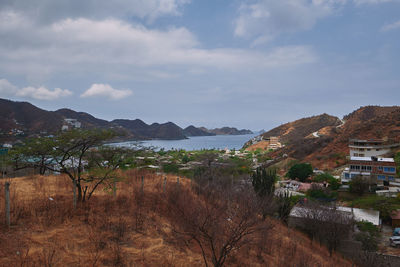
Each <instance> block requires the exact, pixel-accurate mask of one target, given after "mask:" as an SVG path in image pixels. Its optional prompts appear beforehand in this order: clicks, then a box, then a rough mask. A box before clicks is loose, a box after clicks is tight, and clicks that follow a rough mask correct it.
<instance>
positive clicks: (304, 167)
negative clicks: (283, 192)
mask: <svg viewBox="0 0 400 267" xmlns="http://www.w3.org/2000/svg"><path fill="white" fill-rule="evenodd" d="M311 174H313V169H312V166H311V164H310V163H297V164H294V165H293V166H292V167H291V168H290V169H289V171H288V173H287V174H286V176H287V177H289V178H290V179H292V180H294V179H297V178H298V179H299V180H300V181H301V182H305V181H306V179H307V178H308V177H309V176H310V175H311Z"/></svg>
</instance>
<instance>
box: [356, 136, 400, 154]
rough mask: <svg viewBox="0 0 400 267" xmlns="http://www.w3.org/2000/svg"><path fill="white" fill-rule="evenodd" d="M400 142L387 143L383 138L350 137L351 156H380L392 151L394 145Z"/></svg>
mask: <svg viewBox="0 0 400 267" xmlns="http://www.w3.org/2000/svg"><path fill="white" fill-rule="evenodd" d="M398 145H399V144H385V142H384V141H383V140H378V139H370V140H360V139H350V142H349V148H350V157H378V156H381V155H384V154H386V153H388V152H390V149H391V148H392V147H395V146H398Z"/></svg>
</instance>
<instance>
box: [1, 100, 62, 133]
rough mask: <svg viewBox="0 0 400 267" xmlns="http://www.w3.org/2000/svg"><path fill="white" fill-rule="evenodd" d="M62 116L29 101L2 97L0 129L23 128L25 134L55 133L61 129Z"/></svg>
mask: <svg viewBox="0 0 400 267" xmlns="http://www.w3.org/2000/svg"><path fill="white" fill-rule="evenodd" d="M62 120H63V119H62V116H61V115H59V114H57V113H54V112H51V111H46V110H43V109H40V108H38V107H36V106H34V105H32V104H30V103H28V102H14V101H11V100H6V99H0V131H1V132H4V133H6V132H9V131H10V130H12V129H18V130H22V131H23V132H24V133H25V134H33V133H40V132H48V133H55V132H57V131H58V130H59V129H61V125H62Z"/></svg>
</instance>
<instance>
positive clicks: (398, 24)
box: [381, 20, 400, 32]
mask: <svg viewBox="0 0 400 267" xmlns="http://www.w3.org/2000/svg"><path fill="white" fill-rule="evenodd" d="M397 29H400V20H398V21H396V22H393V23H390V24H386V25H384V26H383V27H382V28H381V31H382V32H387V31H391V30H397Z"/></svg>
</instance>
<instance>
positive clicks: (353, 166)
mask: <svg viewBox="0 0 400 267" xmlns="http://www.w3.org/2000/svg"><path fill="white" fill-rule="evenodd" d="M350 169H351V170H360V166H358V165H350Z"/></svg>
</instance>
